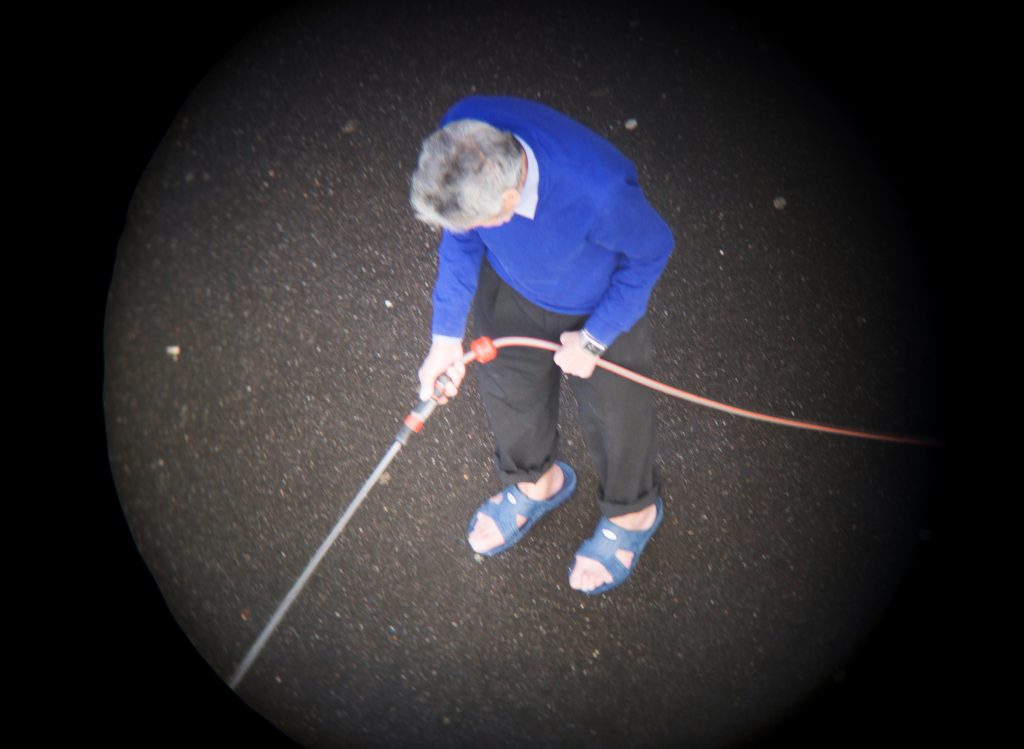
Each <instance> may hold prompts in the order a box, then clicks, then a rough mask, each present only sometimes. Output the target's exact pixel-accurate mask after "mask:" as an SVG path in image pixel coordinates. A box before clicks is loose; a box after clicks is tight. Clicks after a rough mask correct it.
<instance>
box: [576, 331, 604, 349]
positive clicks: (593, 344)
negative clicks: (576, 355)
mask: <svg viewBox="0 0 1024 749" xmlns="http://www.w3.org/2000/svg"><path fill="white" fill-rule="evenodd" d="M580 340H581V342H582V343H583V350H584V351H586V352H588V353H591V354H593V355H594V356H603V355H604V352H605V351H607V350H608V347H607V346H605V345H604V344H603V343H601V342H600V341H598V340H597V339H596V338H594V336H592V335H590V333H588V332H587V330H586V329H584V330H581V331H580Z"/></svg>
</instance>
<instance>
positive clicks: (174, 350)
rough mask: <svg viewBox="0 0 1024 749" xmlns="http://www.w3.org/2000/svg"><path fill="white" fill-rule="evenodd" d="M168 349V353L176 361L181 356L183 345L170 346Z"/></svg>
mask: <svg viewBox="0 0 1024 749" xmlns="http://www.w3.org/2000/svg"><path fill="white" fill-rule="evenodd" d="M166 351H167V355H168V356H169V357H171V358H172V359H174V361H178V357H179V356H181V346H168V347H167V349H166Z"/></svg>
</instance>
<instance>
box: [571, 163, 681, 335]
mask: <svg viewBox="0 0 1024 749" xmlns="http://www.w3.org/2000/svg"><path fill="white" fill-rule="evenodd" d="M589 238H590V240H591V241H592V242H594V243H595V244H598V245H601V246H602V247H604V248H606V249H607V250H608V251H610V252H614V253H616V254H617V255H618V263H617V265H616V268H615V272H614V274H613V275H612V279H611V284H610V285H609V287H608V291H607V292H606V293H605V294H604V296H603V297H602V299H601V301H600V302H599V303H598V305H597V308H596V309H595V310H594V311H593V313H592V314H591V315H590V318H589V319H588V320H587V323H586V326H585V327H586V329H587V331H589V332H590V334H591V335H593V336H594V338H596V339H597V340H598V341H600V342H601V343H603V344H605V345H606V346H610V345H611V344H612V342H613V341H614V340H615V339H616V338H617V337H618V336H619V335H620V334H621V333H624V332H626V331H627V330H629V329H630V328H632V327H633V324H634V323H636V321H637V320H639V319H640V318H641V317H643V315H644V312H645V311H646V310H647V302H648V300H649V299H650V296H651V291H652V290H653V289H654V284H655V283H656V282H657V280H658V277H659V276H660V275H661V272H662V271H663V270H664V268H665V264H666V263H667V262H668V258H669V255H671V254H672V249H673V247H674V246H675V239H674V238H673V236H672V231H671V230H670V229H669V228H668V225H667V224H666V223H665V222H664V220H662V218H661V216H659V215H658V214H657V212H656V211H655V210H654V209H653V208H652V207H651V206H650V204H649V203H648V202H647V199H646V198H644V195H643V191H642V190H641V189H640V185H639V184H638V183H637V181H636V179H635V178H634V177H628V178H626V179H623V180H622V181H621V182H619V183H617V184H616V185H615V186H614V187H613V188H612V189H611V190H610V191H609V193H608V195H607V199H606V202H605V204H604V206H603V209H602V211H601V215H600V217H599V218H598V220H597V222H596V223H595V225H594V226H593V227H592V229H591V231H590V234H589Z"/></svg>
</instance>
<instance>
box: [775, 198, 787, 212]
mask: <svg viewBox="0 0 1024 749" xmlns="http://www.w3.org/2000/svg"><path fill="white" fill-rule="evenodd" d="M772 205H773V206H775V210H777V211H781V210H782V209H783V208H785V207H786V199H785V198H783V197H782V196H779V197H777V198H775V200H773V201H772Z"/></svg>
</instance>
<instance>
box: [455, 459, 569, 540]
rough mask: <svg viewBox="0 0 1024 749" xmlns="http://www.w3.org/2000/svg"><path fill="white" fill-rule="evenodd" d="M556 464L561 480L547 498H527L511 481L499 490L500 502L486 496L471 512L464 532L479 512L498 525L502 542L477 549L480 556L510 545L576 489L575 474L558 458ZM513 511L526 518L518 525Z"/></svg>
mask: <svg viewBox="0 0 1024 749" xmlns="http://www.w3.org/2000/svg"><path fill="white" fill-rule="evenodd" d="M557 465H558V467H559V468H561V469H562V475H563V476H564V483H563V484H562V488H561V489H560V490H559V492H558V494H556V495H554V496H553V497H551V498H550V499H546V500H542V501H538V500H535V499H530V498H529V497H527V496H526V495H525V494H523V493H522V492H521V491H520V490H519V487H518V486H516V485H515V484H511V485H509V486H506V487H505V488H504V489H502V490H501V493H502V497H501V502H499V503H497V504H495V503H494V502H492V501H491V500H489V499H488V500H486V501H485V502H484V503H483V504H482V505H481V506H480V509H479V510H477V512H475V513H473V517H472V518H470V521H469V529H468V530H467V534H469V533H472V532H473V528H474V527H475V526H476V516H477V514H478V513H481V512H482V513H483V514H484V515H486V516H487V517H489V518H491V520H493V521H494V523H495V525H497V526H498V531H500V533H501V537H502V538H503V539H505V543H503V544H502V545H501V546H497V547H495V548H493V549H491V550H489V551H481V552H477V553H478V554H480V556H484V557H493V556H494V555H495V554H500V553H501V552H503V551H505V550H506V549H510V548H512V547H513V546H515V545H516V544H517V543H518V542H519V540H520V539H521V538H522V537H523V536H525V535H526V534H527V533H529V532H530V529H531V528H533V526H534V525H535V524H536V522H537V521H538V520H540V519H541V517H543V516H544V515H545V514H546V513H548V512H550V511H551V510H553V509H555V508H556V507H558V506H559V505H560V504H562V503H563V502H565V501H566V500H567V499H569V497H571V496H572V493H573V492H574V491H575V490H576V474H575V473H574V472H573V470H572V469H571V468H570V467H569V466H567V465H566V464H565V463H562V462H561V461H557ZM517 515H523V516H524V517H525V518H526V522H525V523H523V527H522V528H520V527H519V526H518V525H517V524H516V516H517Z"/></svg>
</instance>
